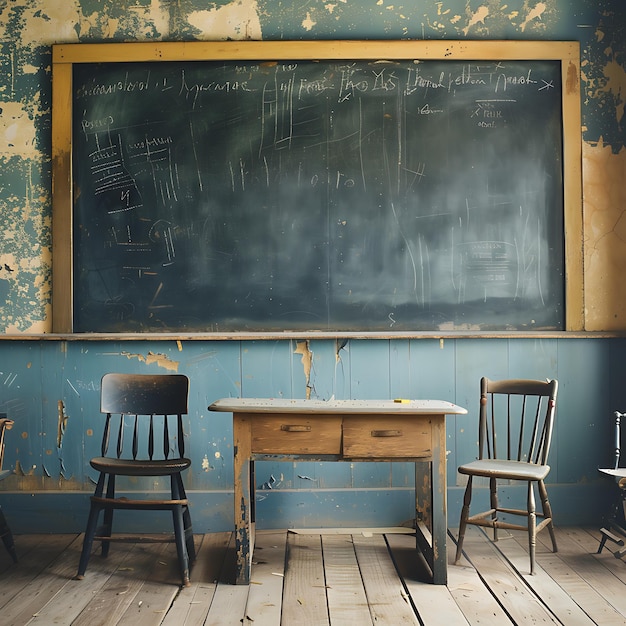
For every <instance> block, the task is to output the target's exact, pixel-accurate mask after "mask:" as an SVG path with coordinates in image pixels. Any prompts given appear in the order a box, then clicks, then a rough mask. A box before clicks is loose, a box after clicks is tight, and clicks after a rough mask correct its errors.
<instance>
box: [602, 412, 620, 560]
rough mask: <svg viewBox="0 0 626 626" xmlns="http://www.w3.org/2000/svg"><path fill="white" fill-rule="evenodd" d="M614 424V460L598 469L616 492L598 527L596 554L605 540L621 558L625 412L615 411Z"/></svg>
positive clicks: (615, 554)
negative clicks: (622, 426)
mask: <svg viewBox="0 0 626 626" xmlns="http://www.w3.org/2000/svg"><path fill="white" fill-rule="evenodd" d="M613 415H614V417H615V426H614V436H615V439H614V453H613V454H614V457H613V459H614V462H613V467H602V468H599V469H598V471H599V472H601V473H602V474H604V475H605V476H610V477H611V478H612V479H613V480H614V481H615V484H616V487H617V489H616V493H615V498H614V500H613V503H612V505H611V509H610V512H609V514H608V515H607V516H606V519H605V520H604V525H603V527H602V528H601V529H600V534H601V537H600V545H599V547H598V554H600V552H602V549H603V548H604V546H606V542H607V541H610V542H611V543H614V544H615V545H616V547H617V550H615V551H614V552H613V554H614V556H615V557H616V558H618V559H621V558H623V557H624V555H626V547H625V546H626V467H620V458H621V446H622V444H621V441H622V436H621V421H622V418H624V417H626V413H620V412H619V411H615V412H614V413H613Z"/></svg>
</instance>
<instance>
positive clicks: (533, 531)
mask: <svg viewBox="0 0 626 626" xmlns="http://www.w3.org/2000/svg"><path fill="white" fill-rule="evenodd" d="M527 507H528V553H529V555H530V573H531V575H532V574H534V573H535V551H536V547H537V512H536V510H535V490H534V488H533V483H532V481H528V504H527Z"/></svg>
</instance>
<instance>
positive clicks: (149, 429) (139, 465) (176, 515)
mask: <svg viewBox="0 0 626 626" xmlns="http://www.w3.org/2000/svg"><path fill="white" fill-rule="evenodd" d="M188 394H189V380H188V378H187V377H186V376H182V375H179V374H169V375H168V374H160V375H151V374H106V375H105V376H104V377H103V378H102V389H101V395H100V411H101V413H103V414H105V415H106V421H105V424H104V433H103V436H102V448H101V454H102V456H100V457H97V458H93V459H91V466H92V467H93V468H94V469H96V470H97V471H99V472H100V477H99V479H98V483H97V486H96V489H95V493H94V495H93V496H92V497H91V507H90V511H89V518H88V521H87V528H86V530H85V538H84V541H83V549H82V553H81V557H80V563H79V565H78V574H77V576H76V578H77V579H82V578H83V577H84V574H85V570H86V569H87V564H88V562H89V557H90V555H91V550H92V545H93V542H94V540H97V541H101V542H102V556H107V554H108V552H109V544H110V542H111V541H131V540H135V541H136V540H137V539H138V538H137V537H136V536H128V535H127V536H123V535H114V534H113V533H112V528H113V513H114V511H115V510H117V509H125V510H129V509H130V510H143V511H154V510H159V511H163V510H165V511H171V512H172V516H173V522H174V537H173V538H172V537H171V536H169V535H156V536H154V535H147V536H142V537H141V539H142V540H144V541H175V542H176V549H177V553H178V560H179V564H180V574H181V579H182V584H183V585H185V586H186V585H189V568H190V563H192V562H193V561H194V560H195V557H196V554H195V548H194V543H193V534H192V528H191V517H190V514H189V503H188V501H187V496H186V493H185V488H184V486H183V479H182V472H183V471H185V470H186V469H187V468H188V467H189V466H190V465H191V461H190V460H189V459H187V458H185V456H184V455H185V445H184V434H183V419H182V416H183V415H185V414H186V413H187V397H188ZM117 476H129V477H133V478H136V477H145V476H151V477H167V478H169V487H170V497H169V498H152V499H147V498H146V499H144V498H143V497H142V498H137V499H127V498H124V497H117V496H116V493H115V479H116V477H117ZM105 488H106V491H105ZM101 512H103V513H104V515H103V524H102V526H100V527H99V526H98V519H99V517H100V513H101Z"/></svg>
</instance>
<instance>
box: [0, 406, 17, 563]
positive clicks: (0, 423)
mask: <svg viewBox="0 0 626 626" xmlns="http://www.w3.org/2000/svg"><path fill="white" fill-rule="evenodd" d="M12 427H13V421H12V420H10V419H8V418H7V416H6V413H0V480H3V479H5V478H6V477H7V476H9V474H11V470H3V469H2V462H3V461H4V433H5V431H7V430H10V429H11V428H12ZM0 537H1V538H2V543H4V547H5V548H6V549H7V552H8V553H9V554H10V555H11V558H12V559H13V562H14V563H17V552H16V551H15V543H14V542H13V533H12V532H11V529H10V528H9V525H8V523H7V520H6V518H5V517H4V513H3V512H2V507H0Z"/></svg>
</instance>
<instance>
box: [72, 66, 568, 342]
mask: <svg viewBox="0 0 626 626" xmlns="http://www.w3.org/2000/svg"><path fill="white" fill-rule="evenodd" d="M72 80H73V86H72V110H73V113H72V125H73V128H72V158H73V165H72V168H73V169H72V178H73V188H74V199H73V242H74V246H73V250H74V252H73V280H74V285H73V287H74V298H73V328H74V330H75V331H77V332H96V331H101V332H127V331H130V332H159V331H164V332H167V331H182V332H204V331H207V332H236V331H274V330H288V331H289V330H293V331H309V330H313V331H315V330H322V331H329V330H330V331H338V332H340V331H353V330H362V331H371V332H386V331H419V330H445V329H448V330H457V329H460V330H463V329H467V330H471V329H479V330H503V329H504V330H506V329H514V330H533V329H535V330H537V329H557V330H558V329H563V328H564V327H565V238H564V185H563V124H562V98H561V94H562V87H563V85H562V81H563V78H562V72H561V63H560V61H558V60H554V61H552V60H530V61H518V60H500V61H499V60H497V59H495V60H479V61H472V60H441V59H436V60H413V59H410V60H395V61H394V60H391V61H389V60H386V61H383V60H380V59H374V60H345V59H339V60H321V61H314V60H301V59H300V60H298V59H296V60H288V59H281V60H278V61H271V60H262V61H253V60H233V61H224V60H219V61H175V62H173V61H166V62H159V63H154V62H146V61H141V62H113V63H111V62H107V63H80V64H74V66H73V78H72Z"/></svg>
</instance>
